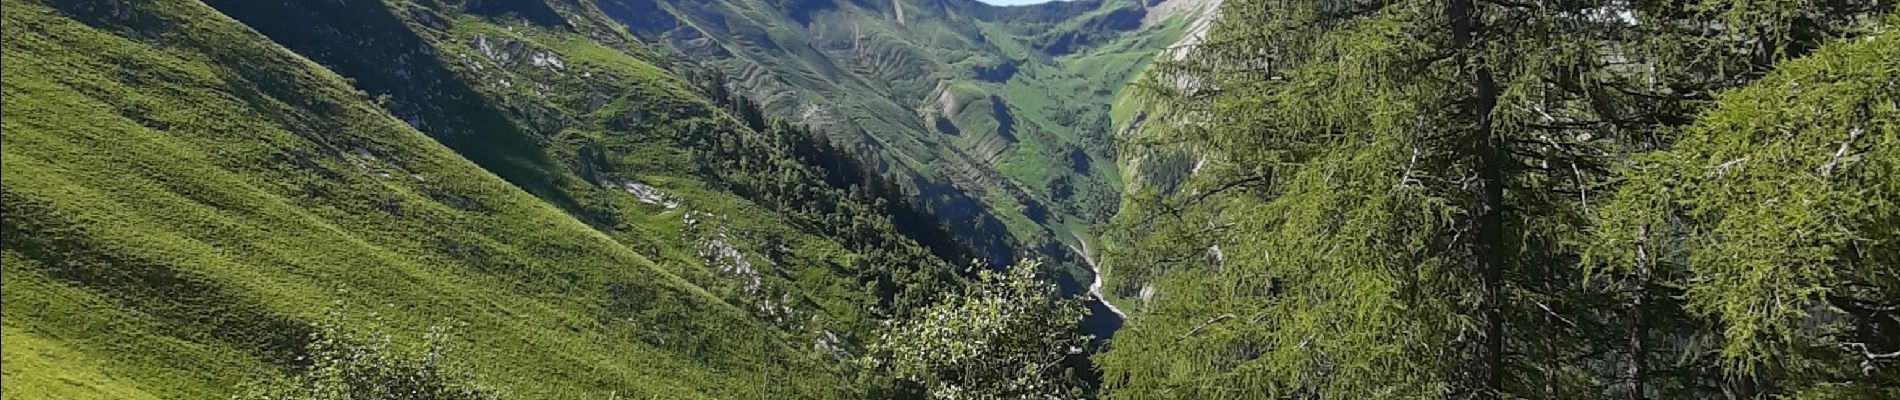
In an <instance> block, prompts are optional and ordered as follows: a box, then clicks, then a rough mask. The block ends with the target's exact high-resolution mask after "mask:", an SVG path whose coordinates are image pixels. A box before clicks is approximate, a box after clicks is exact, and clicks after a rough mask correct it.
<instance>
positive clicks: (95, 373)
mask: <svg viewBox="0 0 1900 400" xmlns="http://www.w3.org/2000/svg"><path fill="white" fill-rule="evenodd" d="M487 4H488V3H486V2H477V3H474V4H469V5H466V6H450V5H442V4H437V3H434V2H410V1H406V0H392V1H390V2H387V3H377V2H349V3H329V2H298V1H281V2H277V1H271V2H248V1H247V2H238V1H213V2H211V4H210V5H209V6H207V5H206V4H201V3H199V2H196V1H163V2H149V3H134V4H125V3H120V2H113V1H55V2H42V1H31V0H7V1H6V2H5V19H4V22H5V25H4V29H5V30H4V33H5V37H6V41H5V52H4V57H5V60H4V63H5V65H6V66H7V68H6V69H5V70H4V73H5V77H4V79H0V82H3V83H4V90H5V92H4V93H5V95H4V99H5V100H4V101H5V104H4V110H5V117H4V119H3V120H4V130H5V132H6V134H5V136H4V141H5V145H4V148H3V149H4V152H5V153H4V154H5V157H4V158H3V159H0V160H4V164H5V165H4V171H5V174H4V175H0V177H4V184H3V185H0V195H3V196H4V207H5V210H4V218H5V223H4V225H5V232H4V244H5V246H4V250H3V251H0V256H3V257H4V263H3V264H4V268H3V269H0V272H3V273H4V279H3V280H0V283H3V284H4V286H5V287H4V290H3V291H0V292H4V296H5V301H4V311H5V312H4V314H0V315H4V319H0V321H4V332H0V333H3V336H0V338H3V339H4V343H5V346H4V348H5V351H6V353H5V358H6V360H7V364H6V367H5V369H4V373H5V376H6V381H7V385H6V386H5V389H4V392H5V396H6V398H9V399H11V398H45V397H51V398H217V397H228V396H229V394H230V393H231V392H233V391H234V390H237V389H238V388H239V387H240V386H241V385H243V384H247V383H251V382H255V381H256V380H258V379H262V378H266V377H269V376H275V375H282V374H286V373H291V372H293V371H295V370H296V368H297V367H299V366H301V365H303V363H304V362H305V361H303V360H300V359H299V358H298V357H299V356H300V355H301V352H302V349H303V344H304V343H305V342H306V341H307V340H309V338H310V334H311V333H313V331H315V330H316V326H318V323H319V322H320V321H326V320H334V321H333V322H335V323H339V324H342V325H345V326H350V327H372V326H382V327H383V328H382V329H384V330H387V331H390V332H392V333H394V334H395V338H396V340H397V343H396V347H398V348H413V347H415V346H417V343H418V342H419V340H420V338H421V333H422V332H423V331H424V330H425V329H426V328H427V327H429V326H436V325H449V326H453V327H454V331H453V332H454V333H455V335H456V336H455V339H453V340H452V342H453V344H455V345H457V347H459V348H461V349H462V350H461V352H460V353H458V354H459V355H460V356H461V358H462V359H463V360H462V361H464V362H465V364H466V366H467V367H468V368H469V369H471V370H472V371H473V372H474V373H475V375H476V377H477V380H478V381H480V382H482V383H485V384H489V385H493V386H496V387H498V388H500V389H502V390H503V391H505V392H507V393H509V394H512V395H515V396H519V397H523V398H603V397H607V396H608V395H609V394H618V395H620V396H623V397H634V398H649V397H655V396H660V397H666V398H759V397H766V398H809V397H856V396H860V395H862V393H861V390H863V386H861V385H860V384H859V382H861V381H860V380H859V378H858V377H856V375H855V373H854V372H852V371H849V370H848V367H847V366H846V364H842V363H838V362H837V358H838V357H843V356H846V355H848V354H849V352H850V351H851V349H853V348H855V347H856V346H857V345H858V343H859V342H861V341H862V339H863V338H864V335H866V334H867V332H869V330H870V329H871V328H872V327H873V326H874V325H875V319H876V318H877V317H878V316H881V315H890V314H893V313H901V312H903V310H905V309H908V308H910V307H912V306H913V305H914V304H921V303H922V302H925V301H928V296H929V294H930V293H935V292H938V291H940V289H941V288H939V287H937V286H938V285H954V284H955V281H956V278H955V276H954V275H953V271H954V267H953V266H951V265H949V264H947V263H944V262H943V261H941V260H940V259H939V258H940V257H941V256H946V255H950V256H953V255H954V254H956V250H955V248H954V246H953V245H949V246H947V247H946V245H945V244H944V243H942V242H941V241H939V242H938V243H935V244H932V243H929V242H931V240H930V239H929V238H931V237H932V236H930V235H931V234H930V232H929V231H930V230H929V229H914V230H911V231H906V232H900V231H899V229H898V228H897V227H898V226H899V224H898V221H901V220H903V218H906V217H905V216H906V215H910V217H909V218H911V219H913V220H914V219H916V218H917V217H916V215H917V214H906V213H905V211H904V209H903V207H896V206H891V205H889V204H892V203H893V202H892V201H891V200H890V199H892V198H897V197H898V194H897V192H893V191H889V190H890V189H889V188H888V186H889V185H879V184H876V183H875V182H872V181H869V180H867V178H865V177H863V176H862V175H863V174H861V173H859V174H856V175H858V176H853V174H852V173H851V172H852V171H849V170H848V169H839V168H835V167H834V168H823V167H819V166H815V165H819V164H820V163H814V162H813V160H820V159H826V158H827V157H834V158H835V156H836V155H835V154H827V153H826V152H824V151H814V150H810V149H811V148H812V145H811V143H810V142H809V141H805V140H803V139H800V136H799V134H800V132H797V131H795V130H786V129H777V128H769V127H761V126H748V125H749V124H747V123H746V122H744V121H742V120H741V119H740V118H734V116H733V115H731V114H729V113H728V112H726V111H724V110H723V109H721V106H720V103H719V102H716V101H709V100H707V99H704V98H702V97H700V93H699V92H697V91H696V90H694V88H693V87H692V85H691V84H690V83H688V82H686V81H683V80H681V79H679V78H678V77H676V76H674V75H672V74H671V73H669V72H667V71H666V69H665V68H662V67H660V66H658V65H655V62H657V61H656V60H657V57H654V56H652V55H651V54H649V53H647V52H646V51H645V50H644V49H643V48H642V47H641V46H640V45H638V44H637V43H635V42H634V41H632V40H629V39H628V38H627V37H625V36H624V35H623V34H621V33H619V31H617V30H612V29H600V28H599V27H600V25H598V24H596V25H589V18H590V17H591V18H594V19H600V18H601V17H599V16H598V15H589V14H586V13H585V12H586V11H587V10H585V9H580V8H572V7H573V4H571V3H566V2H550V3H532V2H517V3H508V5H507V6H492V5H487ZM227 15H229V17H227ZM233 17H235V18H233ZM282 18H297V19H295V20H294V21H296V22H297V24H294V26H296V27H298V28H299V30H300V31H303V32H312V33H315V35H311V36H299V35H296V34H294V32H291V31H288V30H282V29H287V28H285V26H286V25H293V24H286V22H288V21H293V20H286V19H282ZM247 24H248V26H247ZM254 29H255V30H254ZM260 33H261V34H260ZM280 44H281V46H280ZM306 57H307V58H306ZM313 61H315V62H313ZM333 71H334V72H333ZM801 161H803V162H801ZM832 164H837V163H836V162H833V163H832ZM852 183H860V184H862V185H859V187H864V188H863V189H856V190H847V189H841V188H840V187H851V185H850V184H852ZM879 186H884V187H885V189H873V188H872V187H879ZM879 190H884V191H879ZM912 222H914V221H912ZM915 238H921V239H923V241H924V242H926V243H924V244H919V243H918V239H915ZM329 314H334V316H329V317H326V315H329Z"/></svg>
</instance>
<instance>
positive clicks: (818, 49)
mask: <svg viewBox="0 0 1900 400" xmlns="http://www.w3.org/2000/svg"><path fill="white" fill-rule="evenodd" d="M1176 1H1185V0H1176ZM1143 3H1145V2H1136V1H1122V0H1109V1H1075V2H1057V3H1049V4H1044V5H1038V6H1030V7H1009V8H1002V7H994V6H988V5H984V4H981V3H977V2H974V1H964V0H901V1H869V0H860V1H849V0H806V1H752V0H717V1H664V0H609V1H602V2H600V6H601V7H602V9H603V10H605V11H606V14H608V15H609V16H611V17H613V18H615V19H616V20H617V21H619V22H620V23H622V24H625V25H626V26H627V27H628V29H629V31H630V32H632V33H634V34H635V35H637V36H641V37H643V38H646V39H648V40H649V42H651V43H657V44H661V45H664V46H667V47H670V48H672V49H674V50H675V51H677V52H679V53H682V54H684V55H686V56H688V57H691V58H695V59H699V60H705V61H707V62H709V63H711V64H712V65H716V66H719V67H721V68H722V70H724V71H725V72H726V73H727V74H730V75H732V76H734V77H736V78H738V79H739V80H738V81H737V82H736V83H737V84H738V86H739V88H740V89H741V90H743V91H745V92H746V93H747V94H748V95H750V96H752V97H754V98H757V99H760V100H761V102H763V103H765V104H766V105H767V108H768V109H770V110H771V111H773V112H774V113H776V114H778V115H784V116H788V117H792V118H796V119H797V120H798V121H799V122H801V123H804V124H809V125H811V126H814V127H817V128H818V129H819V130H822V131H824V132H827V133H828V134H830V135H831V136H832V137H834V138H838V139H842V140H845V141H846V143H852V144H855V149H856V150H857V151H858V152H859V153H860V154H864V155H866V156H870V157H873V158H874V159H876V160H877V161H878V165H879V166H880V167H882V168H884V169H885V170H886V171H887V172H891V173H895V174H899V175H901V176H907V177H909V178H910V181H911V182H910V183H911V184H912V185H913V186H914V187H917V188H919V190H920V191H921V192H922V193H923V194H924V197H925V201H926V202H927V203H928V204H929V206H930V208H931V209H933V210H934V211H936V212H938V213H939V215H940V216H942V217H943V218H944V219H945V220H946V222H949V223H950V224H951V225H952V227H953V228H954V229H956V230H957V233H958V234H959V236H961V237H964V238H966V239H969V238H982V239H988V240H991V241H990V242H981V241H978V242H976V243H974V244H975V245H976V246H977V247H979V249H980V250H984V251H985V253H986V254H990V255H991V258H997V259H1005V260H1006V259H1008V257H1007V255H1008V253H1009V249H1008V247H1018V248H1027V249H1029V250H1030V251H1032V252H1037V253H1042V254H1043V255H1047V256H1054V257H1057V258H1058V259H1060V260H1065V261H1069V265H1070V266H1071V267H1072V268H1074V267H1078V266H1079V265H1080V263H1079V259H1076V258H1074V256H1075V255H1074V254H1070V251H1069V250H1068V249H1069V247H1068V246H1064V245H1062V244H1061V243H1060V241H1071V240H1072V239H1071V238H1072V237H1073V236H1072V235H1071V232H1076V231H1086V229H1084V228H1083V227H1085V226H1087V225H1091V224H1093V223H1096V222H1100V221H1103V220H1106V219H1107V217H1108V216H1109V215H1110V214H1111V213H1112V212H1113V209H1114V208H1115V206H1116V200H1117V199H1118V194H1119V189H1118V188H1119V174H1118V173H1117V172H1116V165H1115V163H1114V162H1113V160H1115V157H1114V149H1113V147H1114V146H1113V144H1112V140H1111V135H1110V132H1111V131H1112V129H1111V126H1110V125H1111V124H1110V121H1109V118H1108V115H1109V105H1110V103H1111V100H1112V99H1113V98H1114V96H1115V93H1116V92H1117V90H1118V89H1119V88H1120V87H1121V86H1122V84H1123V82H1126V81H1127V80H1128V79H1129V78H1130V77H1131V76H1132V75H1133V73H1134V72H1135V71H1137V70H1139V69H1140V68H1141V67H1142V66H1143V65H1145V63H1146V61H1147V60H1148V59H1149V58H1151V57H1152V56H1153V54H1154V52H1155V51H1156V50H1158V49H1160V48H1161V47H1162V46H1164V45H1166V44H1168V43H1172V42H1173V41H1175V40H1176V39H1177V38H1178V37H1180V35H1182V34H1183V28H1184V27H1186V26H1187V25H1188V24H1189V22H1190V21H1191V20H1192V19H1193V18H1191V17H1187V16H1180V17H1176V15H1175V14H1172V13H1152V14H1151V13H1150V9H1151V8H1152V7H1151V6H1149V5H1145V4H1143ZM1083 233H1084V234H1085V235H1084V236H1086V232H1083ZM994 238H1013V239H1010V240H1008V241H1007V242H996V241H994V240H995V239H994ZM1011 242H1013V243H1011ZM1072 272H1076V273H1077V275H1081V277H1082V278H1086V277H1087V276H1086V274H1087V272H1085V271H1082V270H1079V269H1078V270H1075V271H1072ZM1071 283H1072V282H1071ZM1070 287H1075V286H1074V285H1071V286H1070Z"/></svg>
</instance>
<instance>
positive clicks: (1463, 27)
mask: <svg viewBox="0 0 1900 400" xmlns="http://www.w3.org/2000/svg"><path fill="white" fill-rule="evenodd" d="M1445 14H1446V15H1445V16H1446V18H1447V19H1448V20H1449V21H1450V22H1451V47H1452V48H1453V49H1454V50H1455V51H1458V52H1460V53H1461V54H1460V56H1459V57H1458V63H1459V65H1458V67H1459V68H1458V71H1459V74H1460V75H1461V76H1460V77H1459V78H1463V79H1468V80H1469V81H1468V83H1467V85H1469V86H1470V90H1471V94H1470V97H1469V98H1467V99H1465V101H1464V108H1465V111H1466V112H1467V113H1468V114H1467V115H1466V116H1467V117H1469V118H1471V119H1472V126H1471V131H1470V132H1469V138H1470V140H1471V149H1470V151H1471V153H1470V154H1468V155H1469V156H1471V157H1474V158H1475V159H1476V161H1477V165H1476V169H1477V172H1478V181H1477V188H1476V189H1477V191H1478V193H1477V195H1478V196H1477V201H1476V202H1475V203H1476V204H1474V205H1473V207H1474V210H1473V211H1475V213H1474V215H1475V216H1476V217H1477V219H1478V220H1477V227H1476V228H1477V232H1475V233H1476V235H1474V236H1475V238H1474V240H1476V243H1474V245H1473V247H1472V250H1473V253H1474V254H1473V256H1474V257H1473V258H1474V259H1475V260H1474V261H1475V262H1474V263H1473V264H1474V265H1473V266H1472V267H1473V269H1474V271H1472V272H1474V273H1475V275H1476V276H1477V277H1478V279H1479V282H1478V286H1479V288H1478V290H1479V293H1478V296H1479V299H1478V304H1477V308H1478V310H1477V311H1478V326H1479V327H1480V329H1481V330H1482V331H1483V332H1482V335H1483V337H1482V338H1480V343H1479V345H1478V351H1477V354H1476V356H1477V357H1476V358H1477V362H1476V363H1474V365H1472V366H1471V368H1472V370H1471V371H1470V373H1471V377H1470V378H1471V379H1472V380H1473V382H1472V383H1473V384H1474V385H1475V386H1477V387H1476V388H1474V393H1473V395H1474V397H1476V398H1483V399H1495V398H1498V397H1499V395H1500V392H1501V391H1502V388H1503V382H1504V380H1505V379H1504V375H1505V371H1504V325H1505V322H1504V312H1503V304H1502V302H1503V298H1502V294H1503V293H1502V291H1503V290H1502V286H1503V282H1501V280H1502V278H1503V270H1504V268H1505V266H1506V265H1508V263H1509V262H1510V261H1509V260H1510V255H1509V250H1508V246H1506V241H1507V240H1509V239H1508V238H1507V237H1506V235H1505V232H1504V185H1505V182H1504V179H1505V178H1504V177H1505V173H1504V168H1505V167H1506V165H1507V164H1508V163H1509V162H1510V159H1509V156H1508V155H1506V154H1504V152H1503V149H1501V148H1500V147H1499V146H1498V145H1499V141H1498V139H1497V137H1496V132H1493V129H1492V120H1491V111H1492V109H1494V108H1496V107H1497V100H1498V99H1497V97H1498V89H1497V82H1495V81H1494V80H1493V79H1492V76H1491V71H1490V67H1488V66H1486V65H1485V60H1483V59H1481V58H1480V57H1481V56H1482V55H1483V49H1484V44H1483V43H1482V42H1481V41H1480V40H1479V38H1478V37H1477V36H1476V33H1478V31H1479V30H1480V29H1481V28H1480V23H1481V21H1480V20H1481V17H1480V15H1479V10H1478V8H1477V7H1474V4H1473V3H1472V0H1450V1H1447V2H1446V3H1445Z"/></svg>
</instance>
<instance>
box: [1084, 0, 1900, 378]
mask: <svg viewBox="0 0 1900 400" xmlns="http://www.w3.org/2000/svg"><path fill="white" fill-rule="evenodd" d="M1892 10H1893V7H1892V6H1891V5H1890V4H1886V5H1865V4H1862V3H1854V2H1828V1H1817V2H1786V3H1773V4H1765V3H1760V2H1746V1H1723V0H1707V1H1699V2H1674V1H1634V2H1631V1H1607V0H1606V1H1592V0H1581V1H1528V2H1518V1H1510V0H1443V1H1380V2H1372V1H1321V2H1310V1H1291V0H1251V1H1229V2H1227V3H1225V4H1224V5H1223V7H1222V9H1221V12H1222V19H1221V20H1220V22H1219V23H1217V25H1216V26H1215V28H1214V30H1213V31H1212V33H1211V34H1210V36H1209V38H1208V39H1207V41H1206V42H1205V43H1203V44H1202V45H1200V46H1198V47H1196V48H1193V49H1191V52H1188V53H1186V56H1184V57H1183V58H1181V59H1180V60H1178V61H1174V62H1167V63H1163V64H1162V65H1160V67H1159V69H1158V71H1157V72H1156V73H1154V74H1152V75H1151V76H1150V80H1149V81H1147V83H1146V84H1145V85H1144V86H1143V87H1144V88H1146V89H1148V90H1149V91H1150V92H1151V94H1152V95H1151V97H1152V98H1153V99H1152V100H1153V101H1152V103H1155V104H1159V106H1158V107H1157V109H1156V110H1153V111H1154V112H1155V114H1154V115H1153V116H1152V117H1151V119H1152V120H1154V121H1159V122H1158V123H1150V124H1149V125H1150V126H1151V127H1154V129H1152V130H1151V131H1149V132H1148V133H1146V134H1145V136H1143V137H1141V138H1139V139H1141V140H1139V141H1137V142H1136V143H1135V145H1134V146H1132V147H1134V148H1135V149H1134V150H1135V151H1134V154H1144V151H1145V152H1146V154H1159V153H1160V152H1158V151H1156V149H1163V150H1173V151H1184V152H1185V153H1186V154H1193V155H1195V156H1197V157H1200V159H1199V160H1195V162H1194V163H1193V164H1195V167H1194V168H1193V171H1192V174H1191V175H1190V176H1189V177H1187V178H1186V179H1185V180H1184V181H1183V182H1182V183H1181V184H1180V185H1179V186H1178V187H1175V188H1174V192H1171V193H1148V194H1144V195H1141V196H1137V197H1135V198H1136V199H1138V200H1135V201H1131V202H1130V203H1129V205H1128V206H1127V208H1125V210H1124V215H1123V216H1122V218H1121V221H1120V223H1121V224H1122V228H1121V229H1123V230H1124V232H1125V233H1124V234H1123V235H1122V236H1123V238H1124V239H1123V241H1125V242H1128V243H1129V244H1128V246H1126V249H1125V251H1124V252H1123V253H1124V254H1123V255H1122V256H1118V257H1117V259H1118V260H1119V263H1117V264H1116V265H1115V268H1116V269H1115V270H1116V272H1117V273H1118V274H1128V275H1131V276H1136V277H1140V278H1141V279H1143V280H1147V281H1149V282H1153V284H1154V285H1155V292H1157V293H1158V294H1156V295H1155V296H1156V299H1155V300H1154V301H1153V302H1152V304H1150V305H1149V306H1148V307H1147V308H1146V309H1145V311H1144V312H1143V313H1141V314H1139V315H1138V316H1137V317H1135V319H1134V320H1132V321H1131V323H1130V324H1129V325H1128V326H1127V327H1126V328H1125V331H1124V332H1122V333H1120V334H1118V336H1117V339H1116V343H1114V345H1113V348H1112V350H1111V351H1110V352H1109V353H1108V354H1106V355H1104V356H1102V357H1101V360H1100V361H1101V364H1102V365H1103V366H1104V368H1105V370H1106V371H1107V373H1108V376H1107V378H1106V379H1107V387H1108V388H1109V397H1111V398H1280V397H1291V398H1501V397H1521V398H1602V397H1612V396H1614V397H1621V398H1631V399H1644V398H1652V397H1684V396H1700V395H1706V394H1709V393H1711V390H1710V389H1708V385H1707V383H1709V382H1710V381H1714V380H1719V379H1720V378H1719V377H1715V376H1714V375H1716V374H1719V372H1715V369H1713V368H1701V367H1702V365H1690V366H1687V367H1682V366H1673V365H1669V364H1670V363H1671V361H1670V360H1675V359H1683V358H1692V357H1693V356H1694V355H1695V354H1696V352H1697V351H1698V348H1697V347H1696V346H1697V344H1696V341H1697V340H1698V339H1699V338H1703V337H1706V334H1707V333H1708V332H1707V331H1706V330H1705V329H1702V328H1701V327H1699V326H1698V325H1696V324H1695V323H1694V322H1693V321H1692V320H1691V318H1692V317H1691V316H1690V313H1689V312H1688V311H1690V310H1689V309H1685V308H1683V307H1685V306H1684V305H1678V304H1676V302H1675V301H1674V300H1673V299H1674V297H1673V293H1672V292H1671V291H1672V290H1675V289H1674V288H1673V287H1672V286H1671V285H1670V283H1669V282H1667V281H1666V280H1669V279H1679V278H1681V277H1682V276H1683V274H1680V273H1677V272H1693V271H1678V270H1677V269H1674V268H1672V267H1669V265H1673V264H1674V263H1677V262H1678V261H1677V260H1673V259H1668V258H1665V257H1662V256H1661V255H1657V256H1650V255H1647V254H1649V252H1652V251H1654V250H1650V249H1648V247H1656V248H1658V249H1660V247H1657V246H1663V245H1664V244H1666V243H1667V242H1669V241H1671V240H1673V239H1672V238H1673V237H1674V236H1673V235H1675V232H1674V231H1671V230H1670V229H1672V228H1674V227H1668V226H1655V227H1652V228H1651V229H1652V230H1649V231H1646V233H1645V234H1646V235H1648V236H1647V237H1653V239H1651V241H1646V242H1643V243H1644V244H1643V245H1642V246H1641V247H1644V249H1643V251H1644V252H1645V255H1643V256H1641V257H1636V258H1640V259H1642V260H1643V262H1642V263H1634V264H1630V265H1638V264H1640V265H1641V266H1638V267H1632V268H1619V269H1614V270H1606V269H1601V268H1594V269H1593V268H1592V267H1593V264H1589V263H1586V260H1585V258H1584V255H1585V253H1586V250H1588V249H1589V246H1588V245H1589V244H1590V243H1591V242H1592V241H1593V240H1595V239H1596V238H1597V237H1596V236H1594V235H1593V233H1592V231H1591V230H1590V229H1589V227H1590V222H1591V221H1592V217H1591V216H1592V215H1593V214H1594V213H1597V212H1598V211H1597V210H1595V209H1596V208H1599V207H1601V205H1599V204H1595V203H1601V202H1602V201H1603V200H1602V199H1601V197H1603V196H1604V195H1606V194H1607V193H1606V192H1607V191H1608V189H1607V188H1609V187H1611V186H1613V185H1615V184H1617V183H1618V182H1619V181H1618V178H1617V176H1616V175H1615V174H1614V173H1613V171H1614V170H1616V169H1617V168H1618V166H1619V165H1621V163H1622V161H1623V160H1624V159H1626V157H1627V156H1628V155H1629V154H1631V153H1634V152H1640V151H1649V150H1656V149H1664V148H1667V147H1668V146H1670V145H1671V144H1672V143H1673V141H1674V137H1675V136H1676V134H1675V132H1678V131H1679V129H1680V128H1681V127H1683V126H1686V125H1688V124H1689V123H1690V122H1691V121H1692V120H1693V118H1694V116H1695V115H1698V113H1700V112H1701V111H1702V110H1704V109H1706V108H1707V107H1708V106H1709V105H1711V104H1712V102H1711V98H1712V96H1711V95H1710V93H1714V92H1717V91H1719V90H1723V89H1728V88H1733V87H1736V86H1739V85H1742V84H1745V83H1747V82H1750V81H1752V80H1754V79H1757V78H1759V77H1760V76H1762V75H1763V74H1765V71H1766V70H1767V69H1768V68H1771V67H1772V66H1773V65H1775V62H1777V61H1779V60H1784V59H1788V58H1794V57H1798V56H1801V55H1804V54H1806V53H1807V52H1810V51H1812V50H1813V49H1814V48H1817V47H1818V44H1819V43H1822V42H1825V41H1828V40H1831V39H1834V38H1839V37H1849V36H1854V35H1857V34H1864V33H1866V32H1868V31H1869V30H1870V29H1877V28H1872V27H1876V26H1880V25H1881V24H1878V23H1875V22H1877V21H1878V20H1877V19H1875V18H1876V17H1874V15H1878V14H1882V13H1886V12H1891V11H1892ZM1139 199H1154V200H1153V201H1148V200H1139ZM1130 264H1133V265H1130ZM1591 272H1595V274H1591ZM1693 291H1694V289H1691V294H1693ZM1688 307H1691V308H1693V305H1688Z"/></svg>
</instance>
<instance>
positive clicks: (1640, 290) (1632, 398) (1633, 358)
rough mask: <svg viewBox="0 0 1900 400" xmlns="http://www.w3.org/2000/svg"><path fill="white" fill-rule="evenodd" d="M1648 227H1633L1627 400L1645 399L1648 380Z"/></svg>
mask: <svg viewBox="0 0 1900 400" xmlns="http://www.w3.org/2000/svg"><path fill="white" fill-rule="evenodd" d="M1648 242H1649V227H1648V226H1642V227H1638V228H1636V279H1635V280H1636V282H1635V283H1634V285H1635V286H1636V287H1635V289H1636V292H1635V294H1634V297H1635V299H1634V300H1632V301H1631V302H1630V303H1631V304H1630V316H1629V318H1630V337H1629V347H1630V364H1629V369H1628V371H1626V372H1627V373H1628V374H1629V382H1630V388H1629V391H1630V392H1629V400H1645V399H1647V398H1648V394H1647V393H1646V392H1647V391H1648V388H1647V387H1646V385H1645V383H1647V380H1648V379H1649V341H1648V338H1649V315H1648V313H1647V311H1648V310H1647V308H1648V307H1649V304H1648V303H1649V248H1648Z"/></svg>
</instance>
